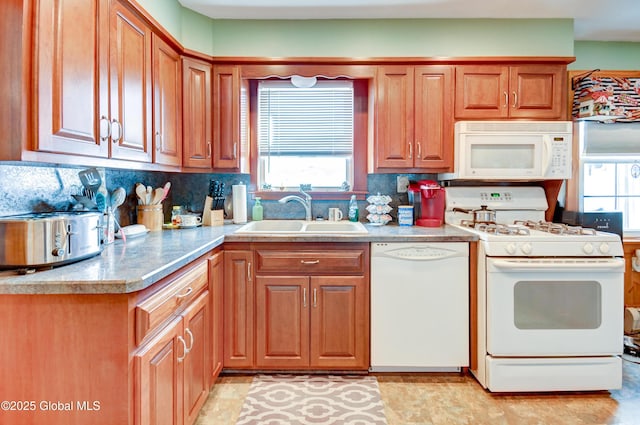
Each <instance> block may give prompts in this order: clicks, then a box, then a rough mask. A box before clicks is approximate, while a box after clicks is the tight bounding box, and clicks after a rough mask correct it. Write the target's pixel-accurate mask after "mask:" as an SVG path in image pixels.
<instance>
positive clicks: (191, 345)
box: [184, 328, 193, 353]
mask: <svg viewBox="0 0 640 425" xmlns="http://www.w3.org/2000/svg"><path fill="white" fill-rule="evenodd" d="M184 331H185V332H186V333H187V334H188V335H189V341H190V342H189V348H187V353H189V352H191V349H192V348H193V334H192V333H191V329H189V328H186V329H185V330H184Z"/></svg>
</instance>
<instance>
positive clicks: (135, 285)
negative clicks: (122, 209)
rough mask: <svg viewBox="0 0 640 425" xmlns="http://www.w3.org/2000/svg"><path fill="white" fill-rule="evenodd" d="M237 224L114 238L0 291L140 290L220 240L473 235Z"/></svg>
mask: <svg viewBox="0 0 640 425" xmlns="http://www.w3.org/2000/svg"><path fill="white" fill-rule="evenodd" d="M239 227H241V226H240V225H225V226H220V227H198V228H195V229H181V230H163V231H161V232H150V233H148V234H146V235H144V236H140V237H137V238H130V239H129V240H127V242H126V243H124V242H123V241H122V240H119V239H117V240H116V242H114V243H113V244H110V245H108V246H107V247H105V249H104V250H103V251H102V253H101V254H100V255H97V256H95V257H92V258H89V259H86V260H83V261H79V262H77V263H74V264H69V265H65V266H60V267H56V268H53V269H49V270H41V271H37V272H35V273H31V274H26V275H19V274H17V273H16V272H14V271H2V272H0V294H108V293H112V294H121V293H129V292H135V291H139V290H142V289H144V288H146V287H148V286H150V285H152V284H154V283H155V282H157V281H159V280H161V279H162V278H164V277H166V276H168V275H169V274H171V273H173V272H175V271H177V270H178V269H180V268H182V267H184V266H185V265H187V264H189V263H190V262H192V261H194V260H195V259H197V258H198V257H200V256H201V255H203V254H205V253H207V252H208V251H210V250H212V249H214V248H215V247H217V246H219V245H222V244H223V243H224V242H225V241H226V242H468V241H473V240H477V237H476V236H475V235H473V234H471V233H469V232H465V231H464V230H462V229H458V228H456V227H452V226H446V225H445V226H443V227H438V228H427V227H417V226H396V225H388V226H381V227H374V226H366V228H367V230H368V232H369V234H367V235H317V234H314V235H304V236H302V235H291V234H279V235H276V234H273V235H259V236H254V235H234V234H233V233H234V232H235V231H236V230H237V229H238V228H239Z"/></svg>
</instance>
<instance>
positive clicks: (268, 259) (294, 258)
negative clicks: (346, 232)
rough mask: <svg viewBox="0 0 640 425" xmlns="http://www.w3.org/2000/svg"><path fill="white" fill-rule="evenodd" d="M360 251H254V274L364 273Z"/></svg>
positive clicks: (363, 260)
mask: <svg viewBox="0 0 640 425" xmlns="http://www.w3.org/2000/svg"><path fill="white" fill-rule="evenodd" d="M364 265H365V253H364V251H363V250H360V249H350V250H346V249H345V250H335V251H298V252H295V251H294V252H292V251H284V250H283V251H276V250H257V251H256V273H269V272H273V273H282V272H287V273H301V274H305V275H309V274H343V273H347V274H348V273H364V268H365V266H364Z"/></svg>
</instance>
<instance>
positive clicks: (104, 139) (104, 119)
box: [100, 115, 111, 142]
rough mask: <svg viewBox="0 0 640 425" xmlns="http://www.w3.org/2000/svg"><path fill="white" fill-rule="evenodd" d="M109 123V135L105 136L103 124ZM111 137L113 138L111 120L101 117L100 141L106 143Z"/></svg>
mask: <svg viewBox="0 0 640 425" xmlns="http://www.w3.org/2000/svg"><path fill="white" fill-rule="evenodd" d="M105 121H106V122H107V135H106V136H103V135H102V123H103V122H105ZM109 137H111V121H109V118H107V117H105V116H104V115H103V116H101V117H100V139H101V140H102V141H103V142H104V141H106V140H108V139H109Z"/></svg>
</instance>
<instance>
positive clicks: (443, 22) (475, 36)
mask: <svg viewBox="0 0 640 425" xmlns="http://www.w3.org/2000/svg"><path fill="white" fill-rule="evenodd" d="M138 3H139V4H140V5H141V6H142V7H144V8H145V9H146V10H147V11H148V12H149V13H151V15H153V16H154V18H156V20H157V21H158V22H159V23H160V24H161V25H163V26H164V27H165V28H166V29H167V30H168V31H169V32H170V33H171V34H172V35H173V36H174V37H175V38H176V39H178V40H179V41H180V42H181V43H182V44H183V45H184V46H185V47H186V48H188V49H192V50H196V51H199V52H202V53H205V54H209V55H213V56H273V57H278V56H284V57H292V56H303V57H306V56H336V57H338V56H346V57H372V56H373V57H383V56H388V57H393V56H427V57H431V56H575V57H576V61H575V62H574V63H572V64H569V69H580V70H582V69H595V68H600V69H629V70H639V69H640V43H629V42H597V41H575V42H574V39H573V20H571V19H518V20H511V19H502V20H501V19H389V20H385V19H372V20H212V19H209V18H208V17H205V16H203V15H200V14H198V13H196V12H193V11H191V10H189V9H186V8H184V7H182V6H181V5H180V3H179V2H178V0H138Z"/></svg>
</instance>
